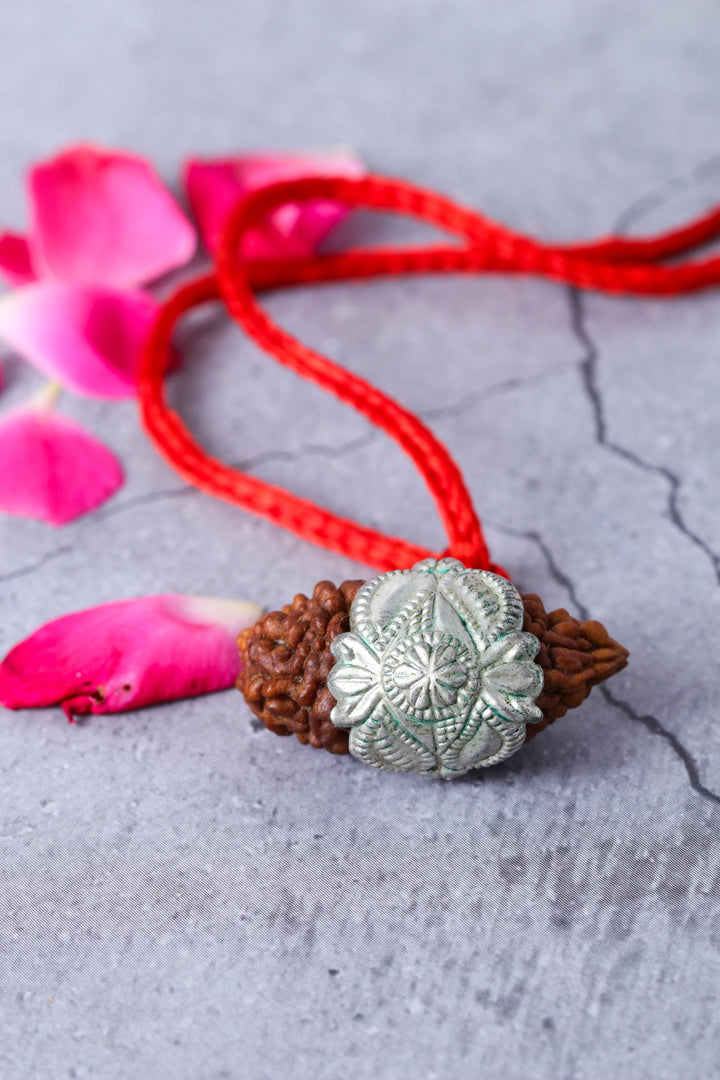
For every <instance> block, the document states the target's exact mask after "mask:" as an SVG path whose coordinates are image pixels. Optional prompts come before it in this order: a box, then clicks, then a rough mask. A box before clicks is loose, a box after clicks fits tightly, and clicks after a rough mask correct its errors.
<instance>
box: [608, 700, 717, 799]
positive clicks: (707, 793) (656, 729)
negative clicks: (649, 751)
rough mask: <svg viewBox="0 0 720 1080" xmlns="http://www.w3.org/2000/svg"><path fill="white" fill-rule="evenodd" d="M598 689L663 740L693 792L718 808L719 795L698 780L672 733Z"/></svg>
mask: <svg viewBox="0 0 720 1080" xmlns="http://www.w3.org/2000/svg"><path fill="white" fill-rule="evenodd" d="M598 689H599V691H600V693H601V694H602V696H603V697H604V698H605V700H606V701H607V703H608V704H609V705H612V707H613V708H614V709H618V710H619V711H620V712H621V713H623V714H624V715H625V716H627V717H628V719H629V720H634V721H635V722H636V723H638V724H642V725H643V727H645V728H646V729H647V730H648V731H649V732H650V733H651V734H653V735H657V736H659V737H660V738H661V739H665V740H666V742H667V743H668V745H669V746H670V747H672V749H673V751H674V753H675V754H676V756H677V757H678V758H679V759H680V761H682V763H683V765H684V766H685V772H686V773H687V776H688V780H689V782H690V787H691V788H692V789H693V791H695V792H697V794H698V795H701V796H702V797H703V798H704V799H708V800H709V801H710V802H712V803H715V804H716V805H717V806H720V793H718V792H717V791H713V790H712V788H709V787H706V785H705V784H703V782H702V780H701V779H700V770H699V769H698V766H697V763H696V761H695V759H694V757H693V756H692V754H691V753H690V751H689V750H688V749H687V747H686V746H684V745H683V743H682V742H681V741H680V739H678V737H677V735H675V734H674V732H672V731H668V729H667V728H666V727H664V726H663V725H662V724H661V723H660V721H659V720H658V718H657V717H656V716H653V715H652V714H651V713H639V712H636V710H635V709H633V707H632V705H631V704H630V702H628V701H625V700H624V698H619V697H616V695H615V694H613V692H612V691H611V690H608V688H607V686H605V685H604V684H603V685H602V686H599V687H598Z"/></svg>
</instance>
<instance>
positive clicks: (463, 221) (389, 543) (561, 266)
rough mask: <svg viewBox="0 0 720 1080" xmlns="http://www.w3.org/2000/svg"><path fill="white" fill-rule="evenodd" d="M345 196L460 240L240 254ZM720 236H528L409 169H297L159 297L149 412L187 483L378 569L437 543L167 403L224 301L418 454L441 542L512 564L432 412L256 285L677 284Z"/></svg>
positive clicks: (705, 276)
mask: <svg viewBox="0 0 720 1080" xmlns="http://www.w3.org/2000/svg"><path fill="white" fill-rule="evenodd" d="M316 198H323V199H334V200H337V201H338V202H342V203H344V204H346V205H347V206H349V207H352V208H356V207H362V208H365V209H373V210H381V211H394V212H396V213H400V214H405V215H407V216H410V217H413V218H417V219H419V220H421V221H424V222H426V223H428V224H431V225H435V226H436V227H438V228H439V229H442V230H444V231H446V232H448V233H450V234H451V235H452V236H454V237H456V238H457V239H459V240H460V241H461V243H460V244H454V245H441V244H433V245H430V246H425V247H408V248H397V247H389V248H383V249H378V250H371V249H364V248H357V249H351V250H349V251H347V252H343V253H342V254H339V255H318V256H313V257H310V258H306V259H291V260H277V261H263V262H250V263H241V262H240V261H239V259H238V254H237V253H238V251H239V248H240V242H241V239H242V236H243V234H244V233H245V232H246V231H247V230H248V229H251V228H253V227H254V226H256V225H257V224H258V223H260V222H262V220H263V219H265V218H266V216H267V215H268V214H269V213H271V212H272V211H273V210H275V209H277V207H279V206H282V205H283V204H284V203H287V202H301V201H304V200H307V199H316ZM719 235H720V208H718V209H715V210H713V211H712V212H711V213H709V214H706V215H704V216H703V217H701V218H698V219H697V220H696V221H693V222H691V223H690V224H688V225H686V226H684V227H682V228H680V229H676V230H673V231H671V232H668V233H663V234H661V235H659V236H655V237H651V238H648V239H638V240H627V239H623V238H620V237H612V236H611V237H607V238H605V239H600V240H596V241H593V242H590V243H585V244H571V245H550V244H543V243H540V242H539V241H537V240H534V239H532V238H531V237H527V236H522V235H521V234H520V233H515V232H512V231H511V230H509V229H506V228H504V227H503V226H501V225H498V224H496V223H495V222H493V221H490V220H488V219H487V218H484V217H482V216H481V215H480V214H478V213H476V212H475V211H473V210H469V209H466V208H464V207H462V206H458V205H457V204H456V203H454V202H452V201H451V200H450V199H446V198H444V197H443V196H441V195H437V194H436V193H434V192H432V191H425V190H423V189H421V188H417V187H413V186H412V185H411V184H407V183H405V182H403V181H398V180H388V179H385V178H383V177H379V176H370V177H367V178H365V179H362V180H346V179H333V178H327V177H323V178H313V179H308V180H293V181H287V182H283V183H279V184H275V185H273V186H272V187H269V188H265V189H263V190H261V191H257V192H254V193H252V194H250V195H249V196H247V197H246V198H245V199H244V200H243V201H242V202H241V203H240V204H239V205H238V206H237V207H236V209H235V210H234V212H233V213H232V214H231V215H230V217H229V219H228V222H227V225H226V228H225V230H224V234H223V238H222V242H221V244H220V248H219V251H218V255H217V267H216V273H215V274H208V275H206V276H204V277H200V278H197V279H195V280H194V281H191V282H189V283H188V284H186V285H183V286H181V287H180V288H179V289H178V290H177V291H176V292H175V293H174V295H173V296H171V297H170V299H169V300H168V301H167V303H165V304H164V306H163V307H162V308H161V310H160V312H159V315H158V318H157V320H156V322H155V325H154V327H153V330H152V332H151V334H150V336H149V339H148V342H147V345H146V348H145V350H144V355H143V359H142V365H141V374H140V384H139V399H140V410H141V415H142V420H143V424H144V427H145V430H146V431H147V433H148V435H149V436H150V438H151V439H152V441H153V442H154V443H155V446H156V447H157V448H158V450H159V451H160V453H161V454H162V455H163V456H164V457H165V459H166V460H167V461H168V462H169V463H170V464H171V465H172V466H173V467H174V468H175V469H176V470H177V471H178V472H179V473H180V475H181V476H183V477H184V478H185V479H186V480H187V481H189V483H191V484H194V485H195V486H196V487H199V488H201V489H202V490H203V491H205V492H207V493H208V494H210V495H215V496H217V497H218V498H221V499H225V500H226V501H227V502H231V503H234V504H236V505H238V506H241V507H243V508H244V509H246V510H250V511H251V512H253V513H255V514H260V515H262V516H263V517H266V518H267V519H268V520H270V521H272V522H273V523H274V524H276V525H281V526H283V527H284V528H286V529H289V530H290V531H291V532H294V533H296V534H297V535H298V536H301V537H303V538H304V539H306V540H310V541H311V542H312V543H315V544H319V545H320V546H322V547H326V548H330V549H331V550H333V551H338V552H340V553H342V554H343V555H347V556H349V557H350V558H352V559H355V560H356V561H358V562H362V563H365V564H367V565H369V566H373V567H375V568H377V569H378V570H392V569H396V568H404V567H407V566H411V565H412V564H413V563H414V562H417V561H418V560H419V559H423V558H427V557H428V556H429V555H431V554H432V553H431V552H430V551H427V550H426V549H425V548H423V547H420V546H418V545H416V544H413V543H410V542H408V541H406V540H402V539H399V538H397V537H392V536H386V535H385V534H383V533H381V532H378V531H377V530H375V529H370V528H368V527H366V526H364V525H361V524H359V523H357V522H355V521H351V520H349V519H347V518H343V517H340V516H338V515H337V514H333V513H332V512H331V511H329V510H326V509H325V508H323V507H321V506H317V505H316V504H315V503H314V502H312V501H310V500H308V499H302V498H299V497H298V496H297V495H293V494H292V492H289V491H286V490H285V489H284V488H281V487H278V486H276V485H273V484H268V483H265V481H262V480H259V479H258V478H257V477H254V476H250V475H248V474H247V473H243V472H241V471H240V470H238V469H234V468H231V467H230V466H228V465H226V464H224V463H223V462H222V461H219V460H218V459H216V458H214V457H212V456H211V455H209V454H208V453H206V451H205V450H203V448H202V447H201V446H200V445H199V444H198V443H197V442H196V441H195V439H193V437H192V436H191V435H190V433H189V431H188V430H187V428H186V427H185V425H184V423H183V421H182V420H181V418H180V416H179V415H178V414H177V413H176V412H174V411H173V410H172V409H171V408H170V407H169V405H168V404H167V401H166V398H165V392H164V378H165V374H166V372H167V368H168V364H169V358H170V354H171V349H170V346H171V339H172V334H173V331H174V329H175V326H176V324H177V323H178V321H179V320H180V318H181V317H182V316H183V315H184V314H185V313H186V312H187V311H189V310H190V309H191V308H193V307H195V306H197V305H198V304H203V303H207V302H209V301H217V300H219V299H223V300H224V301H225V304H226V306H227V309H228V311H229V312H230V314H231V315H232V317H233V318H234V319H235V320H236V321H237V322H238V323H239V324H240V325H241V326H242V327H243V329H244V330H245V331H246V333H247V334H248V335H249V336H250V337H251V338H253V340H254V341H256V342H257V344H258V345H259V346H260V347H261V348H262V349H264V350H265V352H267V353H269V354H270V355H271V356H272V357H274V359H275V360H277V361H278V362H279V363H281V364H284V365H285V366H286V367H289V368H290V369H291V370H292V371H294V372H295V373H296V374H298V375H301V376H302V377H303V378H305V379H309V380H310V381H312V382H315V383H316V384H317V385H318V386H320V387H322V388H323V389H324V390H327V391H329V392H330V393H333V394H335V396H336V397H338V398H339V399H340V401H342V402H344V403H345V404H346V405H351V406H352V407H353V408H354V409H357V411H358V412H360V413H362V414H363V415H364V416H365V417H367V419H368V420H369V421H370V422H371V423H373V424H375V425H377V426H378V427H380V428H382V430H383V431H385V432H386V433H387V434H388V435H389V436H390V437H391V438H393V439H394V440H395V441H396V442H397V443H398V445H399V446H401V447H402V449H403V450H404V451H405V452H406V453H407V454H408V455H409V456H410V458H412V460H413V462H414V463H415V465H416V467H417V469H418V471H419V472H420V475H421V476H422V477H423V479H424V481H425V483H426V485H427V487H428V490H429V491H430V493H431V495H432V497H433V499H434V501H435V504H436V506H437V509H438V513H439V515H440V518H441V520H442V523H443V526H444V528H445V531H446V533H447V537H448V547H447V550H446V552H444V554H449V555H452V556H454V557H455V558H457V559H460V560H461V561H462V562H464V563H465V564H466V565H467V566H473V567H479V568H482V569H495V570H498V571H500V572H503V571H502V568H500V567H497V566H495V565H494V564H493V563H492V562H491V561H490V556H489V553H488V549H487V545H486V543H485V539H484V537H483V533H482V529H481V527H480V522H479V520H478V516H477V514H476V512H475V509H474V507H473V504H472V500H471V498H470V494H469V492H468V490H467V488H466V486H465V482H464V480H463V477H462V473H461V472H460V469H459V468H458V466H457V464H456V463H455V461H454V460H453V458H452V457H451V456H450V454H449V453H448V451H447V450H446V448H445V447H444V446H443V444H442V443H441V442H440V441H439V440H438V439H437V438H436V437H435V436H434V435H433V433H432V432H431V431H430V430H429V429H428V428H427V427H426V426H425V424H423V422H422V421H421V420H420V419H419V418H418V417H417V416H415V415H414V414H413V413H411V412H409V411H408V410H407V409H405V408H403V406H402V405H400V404H398V402H396V401H394V400H393V399H392V398H390V397H388V395H387V394H384V393H383V392H382V391H381V390H379V389H378V388H377V387H375V386H373V385H372V384H371V383H369V382H367V380H365V379H363V378H361V377H360V376H358V375H354V374H352V373H351V372H349V371H347V370H345V369H344V368H342V367H340V365H339V364H336V363H334V362H333V361H332V360H329V359H328V358H327V357H325V356H323V355H322V354H321V353H318V352H317V351H315V350H314V349H310V348H308V347H307V346H306V345H303V344H302V343H301V342H300V341H298V340H297V339H296V338H294V337H293V336H292V335H291V334H289V333H287V331H285V330H283V329H282V328H281V327H279V326H278V325H277V324H276V323H274V322H273V320H272V319H271V318H270V317H269V316H268V315H267V313H266V312H265V311H264V310H263V309H262V307H261V306H260V304H259V303H258V300H257V295H256V294H257V293H260V292H262V291H264V290H267V289H273V288H279V287H287V286H291V285H302V284H310V283H312V282H320V281H341V280H349V279H359V278H372V277H396V276H399V275H404V274H441V273H455V274H457V273H471V274H480V273H504V274H532V275H537V276H540V277H545V278H549V279H551V280H553V281H558V282H563V283H565V284H568V285H573V286H575V287H577V288H582V289H596V290H599V291H602V292H608V293H616V294H624V295H641V296H676V295H679V294H682V293H688V292H693V291H695V290H698V289H703V288H708V287H709V286H711V285H715V284H717V283H718V282H720V258H718V257H714V258H707V259H700V260H697V261H694V262H684V263H676V264H674V265H664V260H666V259H670V258H673V257H677V256H680V255H684V254H687V253H688V252H690V251H692V250H694V249H695V248H697V247H699V246H700V245H702V244H706V243H708V242H710V241H711V240H714V239H715V238H716V237H717V236H719Z"/></svg>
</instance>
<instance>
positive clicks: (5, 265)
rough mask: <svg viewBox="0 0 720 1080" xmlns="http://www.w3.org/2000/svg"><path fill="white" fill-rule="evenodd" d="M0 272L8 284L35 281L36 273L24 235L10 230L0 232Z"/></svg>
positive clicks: (23, 283)
mask: <svg viewBox="0 0 720 1080" xmlns="http://www.w3.org/2000/svg"><path fill="white" fill-rule="evenodd" d="M0 274H2V275H3V277H4V278H5V280H6V281H7V282H9V284H10V285H26V284H27V283H28V282H29V281H35V278H36V276H37V275H36V274H35V270H34V269H33V264H32V256H31V254H30V245H29V243H28V240H27V237H26V236H21V235H20V234H19V233H11V232H6V233H2V234H0Z"/></svg>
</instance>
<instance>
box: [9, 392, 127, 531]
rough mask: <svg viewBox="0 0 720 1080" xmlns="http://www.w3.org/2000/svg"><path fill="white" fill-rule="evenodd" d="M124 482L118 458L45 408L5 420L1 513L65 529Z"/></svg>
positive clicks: (16, 413) (26, 408)
mask: <svg viewBox="0 0 720 1080" xmlns="http://www.w3.org/2000/svg"><path fill="white" fill-rule="evenodd" d="M122 482H123V474H122V469H121V468H120V465H119V463H118V461H117V459H116V458H115V457H114V455H113V454H111V452H110V451H109V450H108V449H107V447H105V446H103V444H102V443H101V442H99V441H98V440H97V439H96V438H95V437H94V436H93V435H90V434H89V433H88V432H87V431H85V430H84V429H83V428H82V427H80V425H79V424H77V423H75V421H74V420H70V419H68V417H66V416H60V415H58V414H57V413H55V412H53V411H52V409H50V408H48V407H47V406H46V405H44V404H43V403H41V402H38V403H33V404H30V405H26V406H23V407H21V408H19V409H15V410H14V411H13V412H10V413H7V414H6V415H5V416H4V417H2V418H0V511H2V512H4V513H6V514H16V515H18V516H20V517H30V518H40V519H41V521H47V522H48V523H49V524H50V525H64V524H65V522H67V521H72V520H73V519H74V518H77V517H80V516H81V514H84V513H86V512H87V511H88V510H94V509H95V507H96V506H99V505H100V504H101V503H103V502H105V500H106V499H108V498H109V497H110V496H111V495H112V494H113V493H114V492H115V491H117V489H118V488H119V487H120V485H121V484H122Z"/></svg>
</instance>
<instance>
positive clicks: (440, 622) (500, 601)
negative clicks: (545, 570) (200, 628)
mask: <svg viewBox="0 0 720 1080" xmlns="http://www.w3.org/2000/svg"><path fill="white" fill-rule="evenodd" d="M238 643H239V647H240V652H241V658H242V662H243V668H242V672H241V674H240V676H239V678H238V688H239V689H240V690H241V691H242V692H243V694H244V696H245V699H246V701H247V702H248V704H249V706H250V708H251V709H252V711H253V712H254V713H255V714H256V716H258V717H259V718H260V719H261V720H262V721H263V723H264V724H265V725H266V726H267V727H268V728H270V730H272V731H274V732H275V733H276V734H281V735H290V734H296V735H297V736H298V738H299V739H300V740H301V741H302V742H309V743H311V744H312V745H314V746H320V747H324V748H325V749H327V750H329V751H330V752H331V753H336V754H337V753H347V752H348V751H349V752H350V753H351V754H352V755H353V756H354V757H356V758H358V759H359V760H360V761H364V762H365V763H367V764H369V765H373V766H374V767H376V768H380V769H391V770H395V771H400V772H420V773H423V774H427V775H431V776H436V777H442V778H445V779H451V778H453V777H455V776H460V775H462V774H463V773H465V772H467V771H468V770H469V769H474V768H479V767H485V766H489V765H494V764H496V763H497V762H500V761H503V760H504V759H505V758H508V757H510V755H511V754H514V753H515V752H516V751H517V750H518V749H519V748H520V747H521V746H522V745H523V743H525V742H527V741H528V740H529V739H530V738H532V736H533V734H535V733H536V732H537V731H538V730H542V729H543V728H544V727H547V725H548V724H551V723H552V722H553V721H554V720H556V719H557V718H558V717H560V716H563V715H564V713H565V712H566V711H567V710H568V709H569V708H573V707H574V706H576V705H579V704H580V703H581V701H583V700H584V699H585V698H586V697H587V695H588V694H589V693H590V690H591V688H592V687H593V686H595V685H597V683H599V682H602V681H603V680H604V679H606V678H609V677H610V676H611V675H613V674H615V672H617V671H620V670H621V669H622V668H623V667H624V666H625V664H626V663H627V656H628V653H627V650H626V649H624V648H623V647H622V646H621V645H618V643H617V642H615V641H613V639H612V638H611V637H610V636H609V635H608V633H607V631H606V630H605V629H604V627H603V626H602V625H601V624H600V623H597V622H593V621H588V622H582V623H581V622H579V621H578V620H577V619H574V618H572V616H570V615H568V613H567V612H566V611H564V610H559V611H554V612H550V613H547V612H546V611H545V609H544V607H543V605H542V602H541V601H540V600H539V598H538V597H537V596H534V595H526V596H522V595H521V594H520V593H519V592H518V591H517V589H516V588H515V587H514V586H513V585H512V584H511V583H510V582H509V581H507V580H506V579H505V578H503V577H500V576H499V575H497V574H493V573H491V572H490V571H487V570H472V569H468V568H466V567H465V566H463V564H462V563H460V562H458V561H457V560H456V559H440V560H437V559H425V560H424V561H423V562H420V563H417V564H416V565H415V566H414V567H413V568H412V569H411V570H395V571H391V572H389V573H385V574H380V575H379V576H378V577H375V578H373V579H372V580H370V581H368V582H365V583H362V582H359V581H348V582H344V583H343V585H341V586H340V588H339V589H336V588H335V586H333V585H332V584H331V583H329V582H320V583H319V584H318V585H317V586H316V587H315V590H314V592H313V597H312V599H310V600H309V599H307V597H305V596H302V595H301V596H297V597H296V598H295V600H294V601H293V603H292V604H290V605H288V606H287V607H285V608H284V609H283V611H282V612H272V613H271V614H269V615H266V616H264V618H262V619H261V620H260V621H259V622H258V623H256V625H255V626H253V627H251V628H250V629H249V630H246V631H244V632H243V633H242V634H241V635H240V638H239V639H238Z"/></svg>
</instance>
